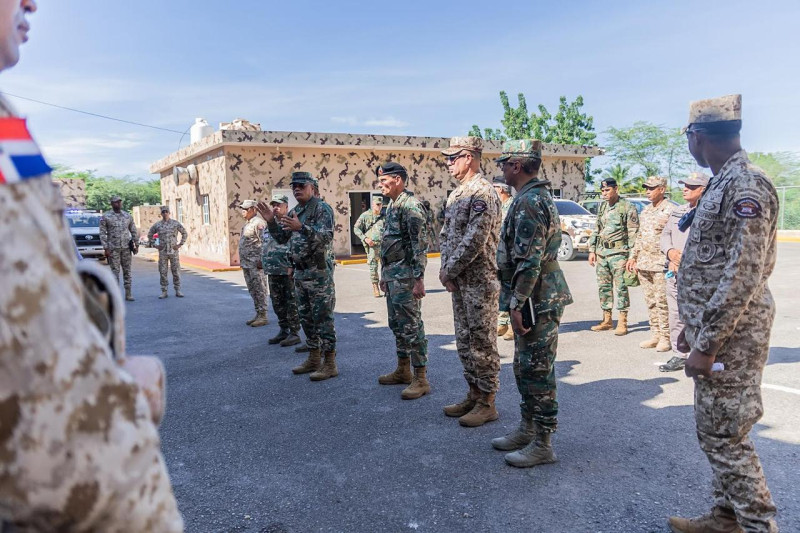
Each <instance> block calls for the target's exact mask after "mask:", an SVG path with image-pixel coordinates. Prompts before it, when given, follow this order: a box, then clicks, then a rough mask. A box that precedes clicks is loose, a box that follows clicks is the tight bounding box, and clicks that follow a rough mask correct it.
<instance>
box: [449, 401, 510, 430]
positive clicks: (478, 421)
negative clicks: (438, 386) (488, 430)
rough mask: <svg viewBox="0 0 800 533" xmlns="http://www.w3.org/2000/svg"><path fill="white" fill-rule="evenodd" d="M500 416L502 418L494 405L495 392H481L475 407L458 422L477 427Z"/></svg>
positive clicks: (469, 426)
mask: <svg viewBox="0 0 800 533" xmlns="http://www.w3.org/2000/svg"><path fill="white" fill-rule="evenodd" d="M498 418H500V414H499V413H498V412H497V409H495V407H494V393H493V392H492V393H487V392H481V393H480V397H479V398H478V399H477V401H476V402H475V407H473V408H472V411H470V412H469V413H467V414H465V415H464V416H462V417H461V418H459V419H458V423H459V424H461V425H462V426H464V427H467V428H476V427H478V426H482V425H484V424H485V423H486V422H491V421H492V420H497V419H498Z"/></svg>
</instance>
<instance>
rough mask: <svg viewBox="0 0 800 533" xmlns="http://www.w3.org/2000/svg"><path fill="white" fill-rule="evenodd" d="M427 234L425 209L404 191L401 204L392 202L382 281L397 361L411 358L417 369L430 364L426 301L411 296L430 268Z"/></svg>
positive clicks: (387, 214)
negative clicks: (426, 333)
mask: <svg viewBox="0 0 800 533" xmlns="http://www.w3.org/2000/svg"><path fill="white" fill-rule="evenodd" d="M426 231H427V230H426V226H425V213H424V209H423V207H422V204H420V202H419V200H417V199H416V198H414V195H413V194H412V193H411V192H409V191H407V190H406V191H403V192H402V193H400V196H398V197H397V200H393V201H391V202H389V207H387V209H386V224H385V226H384V229H383V238H382V242H383V246H382V252H381V264H382V270H381V280H382V281H384V282H385V283H386V285H387V287H388V290H387V298H386V307H387V309H388V312H389V327H390V328H391V329H392V332H393V333H394V336H395V341H396V343H397V357H400V358H408V357H410V358H411V364H412V365H413V366H414V367H422V366H425V365H427V364H428V340H427V339H426V338H425V325H424V324H423V322H422V300H417V299H416V298H414V296H413V294H412V293H411V291H412V289H413V288H414V282H415V281H416V280H417V279H420V278H422V277H423V276H424V275H425V266H426V265H427V264H428V258H427V256H426V255H425V254H426V252H427V245H426V241H425V235H426Z"/></svg>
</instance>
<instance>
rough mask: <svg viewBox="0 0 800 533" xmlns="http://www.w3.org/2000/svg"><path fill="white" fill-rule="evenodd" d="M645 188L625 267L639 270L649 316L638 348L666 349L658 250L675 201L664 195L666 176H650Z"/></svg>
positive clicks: (663, 288)
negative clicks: (647, 333) (645, 337)
mask: <svg viewBox="0 0 800 533" xmlns="http://www.w3.org/2000/svg"><path fill="white" fill-rule="evenodd" d="M644 188H645V190H646V191H647V199H648V200H650V202H651V203H650V205H648V206H647V207H645V208H644V209H643V210H642V214H641V215H640V216H639V233H638V235H637V236H636V244H634V246H633V251H632V252H631V258H630V259H628V262H627V263H626V265H625V268H626V269H627V270H628V271H629V272H636V273H638V275H639V281H640V282H641V284H642V289H643V292H644V301H645V303H646V304H647V312H648V314H649V317H650V338H649V339H648V340H646V341H643V342H641V343H640V344H639V347H640V348H655V349H656V351H657V352H668V351H669V350H670V342H669V310H668V308H667V285H666V280H665V279H664V256H663V254H662V253H661V232H662V231H664V226H666V225H667V220H669V215H670V213H672V210H673V208H674V207H675V204H673V203H672V202H670V201H669V200H667V199H666V198H665V197H664V193H665V192H666V190H667V180H666V179H665V178H662V177H661V176H650V177H649V178H647V180H646V181H645V182H644Z"/></svg>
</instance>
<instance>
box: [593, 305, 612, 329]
mask: <svg viewBox="0 0 800 533" xmlns="http://www.w3.org/2000/svg"><path fill="white" fill-rule="evenodd" d="M613 327H614V324H612V323H611V310H608V311H606V310H605V309H603V321H602V322H600V323H599V324H597V325H596V326H592V327H591V328H590V329H591V330H592V331H605V330H607V329H611V328H613Z"/></svg>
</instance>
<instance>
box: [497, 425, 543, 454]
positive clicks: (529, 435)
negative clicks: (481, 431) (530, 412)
mask: <svg viewBox="0 0 800 533" xmlns="http://www.w3.org/2000/svg"><path fill="white" fill-rule="evenodd" d="M534 437H536V426H535V424H534V423H533V420H527V419H525V418H523V419H522V420H521V421H520V423H519V427H518V428H517V429H515V430H514V431H512V432H511V433H509V434H508V435H506V436H505V437H498V438H496V439H492V447H493V448H494V449H495V450H501V451H504V452H508V451H511V450H519V449H520V448H523V447H525V446H526V445H528V444H529V443H530V442H531V441H532V440H533V439H534Z"/></svg>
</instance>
